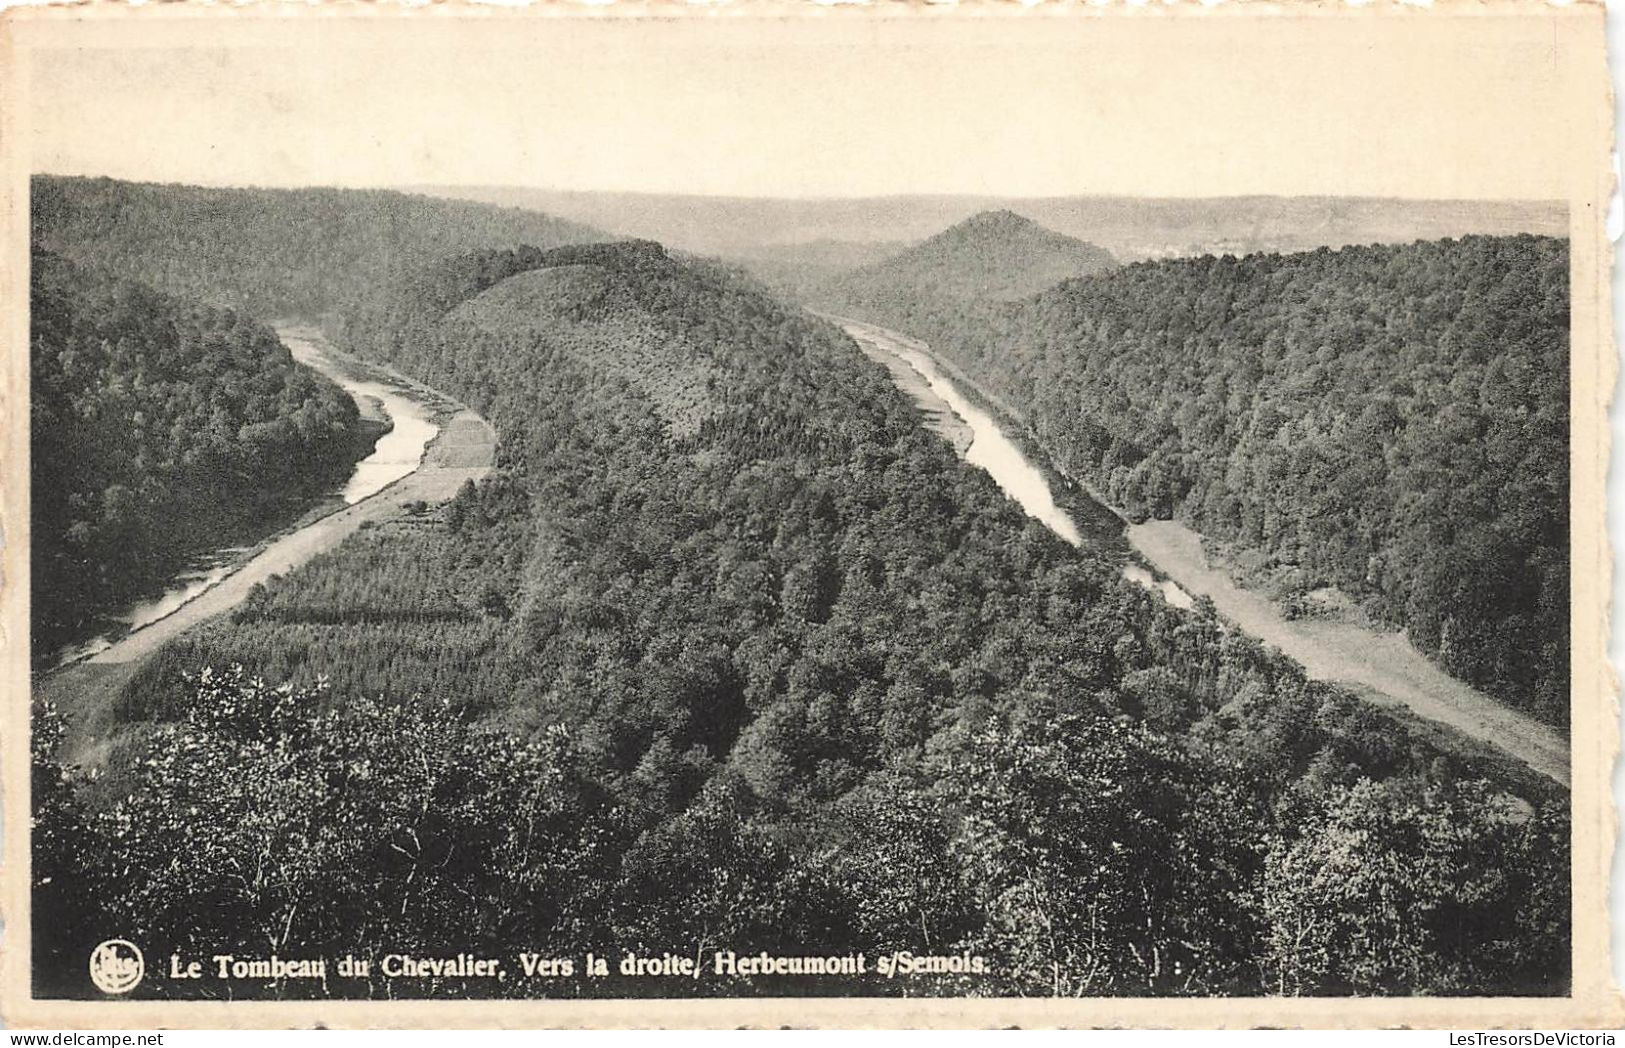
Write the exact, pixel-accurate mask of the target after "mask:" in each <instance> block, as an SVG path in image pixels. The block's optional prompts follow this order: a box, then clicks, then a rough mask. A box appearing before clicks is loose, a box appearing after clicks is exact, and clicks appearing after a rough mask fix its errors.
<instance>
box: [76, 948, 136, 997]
mask: <svg viewBox="0 0 1625 1048" xmlns="http://www.w3.org/2000/svg"><path fill="white" fill-rule="evenodd" d="M146 971H147V962H146V961H145V960H144V959H143V958H142V956H141V951H140V950H138V949H137V948H136V945H135V943H132V942H127V941H125V940H123V939H109V940H107V941H106V942H104V943H102V944H101V945H100V946H98V947H96V948H95V949H94V950H92V951H91V952H90V981H91V982H93V983H95V984H96V989H98V990H100V991H101V992H103V993H115V994H117V993H129V992H130V991H131V990H133V989H135V988H136V986H137V985H138V984H139V983H140V982H141V977H142V976H143V975H145V974H146Z"/></svg>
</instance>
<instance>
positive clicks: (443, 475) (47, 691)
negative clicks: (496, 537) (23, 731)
mask: <svg viewBox="0 0 1625 1048" xmlns="http://www.w3.org/2000/svg"><path fill="white" fill-rule="evenodd" d="M277 334H278V335H280V336H281V338H282V340H283V343H284V344H285V345H287V346H288V348H289V350H290V352H291V353H292V354H293V355H294V358H295V359H296V360H298V361H299V362H300V363H301V364H304V365H305V366H307V367H310V368H312V369H314V370H316V371H319V372H321V373H322V374H323V375H325V376H327V377H328V378H329V379H331V380H332V381H334V382H336V383H337V384H338V385H340V386H341V387H343V388H344V389H345V390H346V391H347V392H349V393H350V395H351V396H352V397H354V398H355V399H356V402H357V404H358V406H360V407H361V408H362V410H363V411H364V412H367V411H380V410H381V411H382V412H383V413H385V414H386V415H387V416H388V418H389V420H390V422H391V423H392V428H391V430H390V432H389V433H387V434H385V435H384V437H382V438H381V439H380V440H379V441H378V443H377V445H376V446H375V447H374V449H373V451H372V453H371V454H370V455H368V456H367V457H366V458H364V459H362V460H361V461H360V462H358V463H357V464H356V467H355V470H354V471H353V472H352V474H351V476H350V478H349V480H348V481H347V482H346V484H345V486H344V487H343V489H342V490H341V491H340V492H339V495H340V496H341V497H342V499H343V502H344V506H343V508H340V509H338V510H336V511H335V512H332V513H329V514H327V515H326V516H323V517H320V518H319V519H317V520H314V521H311V522H309V523H306V524H304V525H303V526H300V527H296V528H294V529H293V530H291V531H288V532H285V533H283V534H281V535H279V536H277V537H275V538H273V539H272V540H270V541H269V542H267V543H265V544H264V545H263V546H261V547H260V548H259V550H258V552H256V553H253V555H252V556H250V557H248V559H247V560H243V559H242V556H241V555H242V554H243V553H244V552H246V551H241V550H222V551H220V552H219V553H218V554H216V557H215V559H216V560H217V561H218V563H217V564H216V565H215V566H214V567H213V568H211V569H209V570H208V571H206V572H205V573H204V574H203V576H202V577H201V578H199V577H194V573H192V572H188V573H187V575H184V576H182V577H181V578H178V579H176V580H175V584H174V585H173V586H172V587H170V589H169V590H167V591H166V592H165V593H164V594H163V595H162V596H160V597H157V598H154V599H152V600H149V601H144V602H142V603H141V604H140V605H137V606H136V607H135V608H133V609H127V610H126V611H125V612H123V613H122V615H121V616H120V618H121V620H122V621H123V622H124V623H125V624H126V625H125V627H124V629H123V631H122V635H119V634H115V635H113V636H109V637H104V638H101V639H100V642H99V643H98V644H97V645H96V646H94V648H93V650H82V651H79V652H78V653H77V659H78V661H75V662H73V664H72V665H67V666H64V667H62V668H60V669H58V670H55V671H53V672H51V673H49V674H46V675H45V676H44V677H43V678H41V679H40V680H38V681H36V688H37V689H39V690H40V691H41V692H42V693H43V694H44V695H45V696H46V697H47V698H50V699H54V700H56V701H57V703H58V705H59V706H61V707H62V709H63V710H64V712H66V713H67V714H68V716H69V739H68V741H69V747H68V749H69V753H70V755H71V756H72V757H73V758H75V759H78V760H84V759H86V757H87V747H90V746H92V745H94V743H95V740H97V739H99V737H100V736H101V735H102V733H103V730H104V729H106V728H107V727H108V726H109V725H107V724H106V723H105V718H106V713H107V711H108V707H109V706H110V705H111V702H112V699H113V697H114V695H115V693H116V691H117V688H118V687H119V686H120V685H121V684H122V682H123V681H124V680H125V679H126V678H127V676H128V674H129V673H130V672H133V670H134V668H135V667H136V666H137V665H139V663H140V660H142V659H144V658H145V657H146V656H148V655H150V654H151V653H152V652H154V651H156V650H157V649H158V648H159V647H160V646H162V645H163V644H164V643H166V642H167V641H169V640H171V639H173V638H175V637H178V636H179V635H180V634H182V633H184V632H185V631H186V630H188V629H190V628H192V627H193V626H196V625H198V624H199V623H201V622H204V621H205V620H207V619H210V618H213V617H214V616H216V615H220V614H223V613H224V612H227V611H229V610H231V609H232V608H233V607H235V606H236V605H237V604H239V603H240V602H241V601H242V600H243V599H244V598H245V597H247V595H248V593H249V591H250V590H251V589H253V587H254V586H255V585H256V584H257V583H263V582H265V581H266V580H268V579H270V578H271V577H272V576H276V575H283V574H286V573H287V572H289V571H292V570H293V569H294V568H297V567H298V566H299V565H301V564H304V563H305V562H306V561H309V560H310V559H311V558H312V557H315V556H316V555H317V554H319V553H322V552H324V551H326V550H329V549H332V548H333V547H334V546H337V545H338V544H339V543H340V542H342V541H343V540H344V539H345V538H346V537H348V536H349V535H351V534H353V533H354V532H356V531H358V530H360V529H361V528H362V527H364V526H367V525H368V524H370V523H377V522H380V521H383V520H387V519H390V518H392V517H395V516H399V515H400V514H402V513H403V512H405V506H406V505H407V504H408V503H411V502H439V501H442V500H444V499H448V498H450V497H451V496H453V495H455V494H456V493H457V489H458V488H460V487H461V486H462V485H463V484H464V483H465V482H467V481H469V480H477V479H479V478H480V477H483V476H485V475H486V474H487V473H489V472H490V470H491V466H492V464H493V463H494V462H495V453H496V433H495V431H494V430H492V429H491V427H490V425H489V424H487V423H486V421H485V420H484V419H483V418H481V417H480V416H479V415H477V414H475V413H474V412H473V411H470V410H468V409H467V408H465V407H463V406H462V405H460V404H457V403H456V402H455V401H452V400H451V399H450V398H448V397H446V396H445V395H444V394H441V393H439V392H438V391H436V390H432V389H429V388H428V387H426V386H422V385H419V384H416V383H412V382H410V381H409V380H407V379H404V378H401V377H399V376H397V375H394V374H392V373H387V372H383V371H381V370H379V369H376V368H373V367H372V366H370V365H368V366H366V367H365V368H363V367H361V366H360V365H358V364H357V362H354V361H351V360H348V359H347V358H345V357H344V356H343V355H342V354H340V353H339V352H337V351H336V350H335V349H334V348H333V347H332V346H330V345H329V344H328V343H327V342H326V341H325V340H324V339H323V338H322V337H321V336H320V335H319V334H318V333H317V332H316V331H315V330H314V329H311V328H307V327H301V326H294V325H282V326H278V328H277ZM233 554H236V555H235V556H234V555H233Z"/></svg>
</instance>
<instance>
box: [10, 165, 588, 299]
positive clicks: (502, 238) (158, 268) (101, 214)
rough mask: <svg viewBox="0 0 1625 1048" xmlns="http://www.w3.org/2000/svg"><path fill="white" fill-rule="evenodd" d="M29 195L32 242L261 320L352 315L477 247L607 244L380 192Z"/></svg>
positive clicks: (139, 187)
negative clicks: (382, 287) (408, 276)
mask: <svg viewBox="0 0 1625 1048" xmlns="http://www.w3.org/2000/svg"><path fill="white" fill-rule="evenodd" d="M32 196H33V199H32V206H33V215H32V217H33V236H34V243H35V244H36V245H39V246H41V247H44V248H48V249H50V250H52V251H55V252H57V253H58V254H61V255H63V256H65V257H67V258H69V259H72V260H75V261H80V262H88V263H93V264H95V265H96V266H97V267H99V268H102V269H105V270H106V271H108V272H110V273H113V274H115V275H117V276H121V277H126V278H129V279H132V280H139V281H142V282H143V283H146V284H149V285H151V286H152V287H155V288H158V289H159V290H161V291H167V292H169V293H171V294H176V295H181V296H184V297H189V298H197V299H201V300H204V301H207V302H212V303H216V304H222V303H224V304H230V305H233V306H235V307H237V308H238V309H243V310H247V311H249V312H250V313H252V314H254V315H256V316H259V317H262V318H265V319H273V318H276V317H279V316H293V315H298V316H307V317H314V316H318V315H321V314H324V313H328V312H333V311H343V310H347V309H351V308H354V307H355V305H356V304H357V303H359V302H361V301H364V300H366V299H368V298H369V297H370V296H372V295H373V294H374V293H375V290H374V289H375V288H376V286H377V285H378V284H380V283H386V282H388V281H390V280H393V279H397V278H398V277H399V276H400V275H401V274H403V273H407V272H411V271H413V270H415V269H416V268H417V267H419V266H423V265H427V264H430V263H432V262H434V261H437V260H439V259H441V258H444V257H446V256H448V255H453V254H457V253H459V252H462V251H468V250H472V249H474V248H488V247H511V246H516V245H518V244H540V245H542V246H544V247H549V246H552V245H555V244H569V243H576V242H581V241H590V240H602V239H604V238H603V236H602V234H598V233H596V232H594V231H592V230H590V229H587V228H586V227H584V226H578V225H574V224H572V223H569V222H563V221H560V220H558V219H555V218H550V217H548V216H547V215H542V214H537V213H536V212H534V211H521V210H518V209H515V208H499V207H491V206H488V205H485V204H470V203H463V202H458V201H451V200H442V199H435V198H431V197H422V196H411V195H407V194H405V193H396V192H389V191H384V190H357V189H212V188H205V187H200V186H178V185H152V184H146V183H138V182H120V181H115V180H113V179H108V178H62V177H54V176H49V175H37V176H35V177H34V179H33V187H32Z"/></svg>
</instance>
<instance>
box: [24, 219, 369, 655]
mask: <svg viewBox="0 0 1625 1048" xmlns="http://www.w3.org/2000/svg"><path fill="white" fill-rule="evenodd" d="M30 290H31V294H30V309H31V311H32V312H31V316H32V342H33V345H32V353H31V356H30V361H29V364H30V368H29V371H30V381H31V383H32V391H31V396H32V402H31V411H32V418H31V432H32V447H33V472H32V476H33V483H32V492H33V494H32V497H33V517H32V521H33V524H32V526H33V546H32V555H31V561H32V570H33V605H34V606H33V624H34V625H33V648H34V653H35V655H36V657H44V656H46V655H48V654H49V653H51V652H53V651H55V650H56V649H57V648H58V647H60V646H61V645H62V644H63V643H65V642H67V641H70V640H73V639H77V638H79V637H81V636H82V635H84V634H85V632H86V631H87V630H89V629H90V628H92V627H93V626H95V625H96V623H97V621H98V618H99V617H100V616H103V615H106V614H108V613H109V612H111V611H112V610H113V609H115V608H116V607H117V606H118V605H120V604H121V603H125V602H127V601H129V600H130V599H132V598H134V597H136V596H138V595H140V594H141V593H142V592H143V591H144V590H146V589H148V588H149V587H152V586H155V585H156V584H158V583H159V582H161V581H163V580H165V579H167V578H169V577H170V576H171V575H173V574H174V573H175V572H176V571H177V570H178V569H179V568H181V567H182V566H183V565H184V564H185V562H186V560H187V559H188V558H189V557H191V556H193V555H195V554H197V553H199V552H202V551H207V550H212V549H215V548H218V547H219V546H223V545H230V544H232V543H233V542H236V541H240V540H241V539H242V538H243V537H244V536H245V535H246V534H249V533H257V532H256V529H262V528H263V527H264V524H265V522H266V521H267V520H276V519H278V517H279V516H285V515H287V514H288V513H289V511H290V510H291V509H294V508H296V507H297V506H298V505H299V504H300V503H301V501H302V500H305V499H308V498H311V497H313V496H316V495H318V494H321V493H322V492H324V491H327V490H329V489H330V488H331V487H332V486H333V485H335V484H337V483H338V482H339V481H341V480H342V479H343V478H344V476H345V475H346V472H347V471H348V469H349V467H350V465H351V464H352V463H353V462H354V461H355V460H356V459H358V458H360V457H361V456H362V455H364V454H365V453H366V445H367V444H368V443H370V441H367V440H366V439H365V435H364V434H363V431H362V430H363V427H362V425H361V422H360V419H359V417H358V415H357V412H356V407H355V404H354V402H353V401H352V400H351V399H350V397H349V396H348V395H346V394H345V393H344V392H343V391H342V390H340V389H339V388H338V387H337V386H335V385H333V384H332V383H330V382H328V381H327V380H326V379H324V378H322V377H320V376H318V375H316V374H314V373H312V372H311V371H309V370H308V369H306V368H303V367H299V366H298V365H296V364H295V363H294V362H293V359H292V358H291V357H290V356H289V355H288V351H287V350H286V349H285V348H283V346H282V344H281V343H280V342H278V341H277V338H276V335H275V334H273V333H272V332H271V331H270V330H269V329H268V328H265V327H263V326H261V325H260V324H258V323H256V322H254V321H253V320H251V319H249V318H248V317H247V316H245V315H244V314H242V313H240V312H238V311H236V310H233V309H229V308H215V307H212V306H204V305H199V304H197V303H195V302H186V301H181V300H179V299H175V298H170V297H168V296H166V295H162V294H159V293H157V292H155V291H153V290H152V289H150V288H148V287H146V286H144V285H141V284H136V283H131V282H126V281H119V280H115V279H113V278H110V277H108V276H106V275H105V274H102V273H98V272H96V271H94V270H89V269H84V268H81V267H79V266H75V265H73V264H72V263H70V262H67V261H65V260H63V259H61V258H58V257H56V256H54V255H52V254H50V253H48V252H43V251H35V252H34V255H33V260H32V280H31V287H30ZM372 435H373V436H376V432H374V433H373V434H372Z"/></svg>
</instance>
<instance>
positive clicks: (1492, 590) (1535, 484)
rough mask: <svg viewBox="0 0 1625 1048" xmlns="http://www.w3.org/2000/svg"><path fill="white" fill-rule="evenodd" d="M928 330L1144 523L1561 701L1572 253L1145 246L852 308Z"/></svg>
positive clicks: (1462, 666)
mask: <svg viewBox="0 0 1625 1048" xmlns="http://www.w3.org/2000/svg"><path fill="white" fill-rule="evenodd" d="M836 304H837V305H838V306H840V307H841V308H848V309H852V310H854V311H856V312H857V313H858V314H860V315H866V316H868V317H870V318H871V319H875V320H878V321H880V322H882V323H889V324H891V325H892V326H895V327H898V328H900V329H902V330H904V331H907V332H908V333H910V334H913V335H916V336H918V337H920V338H923V339H925V340H927V341H928V342H930V343H931V344H932V346H933V347H934V348H935V349H936V350H937V351H939V352H941V353H943V354H944V355H946V356H947V357H948V358H949V359H950V360H952V361H954V362H955V363H957V364H959V365H960V366H961V367H963V368H965V369H966V370H967V371H968V372H969V373H970V374H971V375H972V376H973V377H975V378H976V379H977V380H978V381H980V382H981V383H982V384H983V385H985V386H986V387H987V388H988V389H989V390H990V391H991V392H993V393H995V394H997V395H998V396H999V397H1000V398H1002V399H1003V400H1005V401H1007V402H1009V403H1011V404H1012V406H1014V407H1015V408H1016V409H1017V410H1019V411H1021V412H1022V413H1023V414H1024V416H1025V421H1026V423H1027V424H1028V426H1029V427H1030V428H1031V429H1032V431H1033V433H1034V435H1035V436H1036V438H1037V439H1038V441H1039V442H1040V443H1041V444H1042V446H1043V447H1044V448H1045V450H1046V451H1047V452H1048V453H1049V454H1050V455H1051V456H1052V457H1053V458H1054V459H1055V460H1056V461H1057V462H1058V463H1059V464H1060V465H1061V466H1062V467H1063V468H1065V469H1067V470H1068V471H1070V472H1072V473H1073V474H1074V475H1076V476H1078V477H1080V478H1082V479H1084V480H1087V481H1089V482H1090V483H1091V484H1093V485H1094V486H1096V487H1097V488H1098V489H1100V490H1102V491H1103V492H1104V493H1105V495H1106V496H1107V497H1108V498H1109V499H1110V500H1111V501H1112V502H1113V503H1114V504H1116V505H1119V506H1122V507H1125V508H1126V509H1127V510H1128V511H1129V512H1130V513H1131V514H1133V515H1136V516H1141V517H1145V516H1153V517H1170V516H1171V517H1177V518H1178V519H1181V520H1184V521H1187V522H1189V523H1190V524H1191V525H1192V526H1194V527H1196V528H1197V529H1199V530H1201V531H1202V532H1203V533H1204V534H1206V535H1208V536H1210V537H1212V538H1215V539H1218V540H1221V541H1222V542H1224V543H1227V544H1229V545H1230V546H1231V547H1232V549H1233V551H1237V552H1240V553H1242V554H1248V553H1256V554H1259V555H1261V558H1262V560H1263V564H1262V566H1261V569H1260V570H1261V571H1262V572H1264V573H1265V574H1268V575H1269V576H1270V577H1271V578H1272V581H1273V582H1274V583H1276V584H1277V585H1280V586H1282V587H1284V588H1285V591H1286V593H1285V599H1287V600H1288V601H1289V602H1291V603H1294V604H1296V605H1298V606H1300V607H1301V606H1305V604H1304V602H1303V599H1302V598H1303V596H1304V595H1305V594H1307V593H1309V592H1311V591H1313V590H1315V589H1316V588H1317V587H1321V586H1326V585H1333V586H1337V587H1339V588H1341V589H1343V590H1344V591H1346V592H1348V593H1349V594H1351V595H1353V596H1354V597H1355V598H1356V599H1357V600H1358V601H1359V602H1360V603H1361V605H1362V606H1363V607H1364V609H1365V611H1366V612H1367V613H1368V614H1369V615H1371V616H1372V617H1373V618H1375V619H1376V620H1378V621H1380V622H1383V623H1387V624H1390V625H1392V626H1396V627H1402V628H1404V629H1405V630H1406V632H1407V633H1408V634H1409V636H1410V638H1411V639H1412V640H1413V641H1414V642H1415V643H1416V645H1417V646H1418V647H1419V648H1421V649H1422V650H1423V651H1424V652H1427V653H1428V654H1429V655H1431V656H1433V657H1434V658H1435V659H1437V660H1438V662H1439V664H1440V665H1442V666H1443V667H1444V668H1445V669H1447V670H1448V671H1449V672H1451V673H1453V674H1455V675H1457V676H1459V677H1461V678H1462V679H1463V680H1466V681H1468V682H1469V683H1472V684H1474V685H1476V686H1478V687H1480V688H1483V689H1484V690H1486V691H1489V692H1491V693H1493V694H1495V695H1497V696H1499V697H1500V698H1502V699H1504V700H1505V701H1507V702H1509V703H1511V704H1512V705H1514V706H1517V707H1519V708H1521V709H1524V710H1527V711H1529V712H1531V713H1533V714H1535V715H1536V716H1538V717H1540V718H1542V719H1544V720H1546V721H1548V722H1551V723H1554V724H1560V725H1561V724H1566V723H1567V718H1568V698H1569V688H1568V654H1569V644H1568V621H1569V612H1568V607H1569V602H1568V571H1569V561H1568V397H1569V383H1568V374H1569V370H1568V349H1569V343H1568V250H1567V242H1566V241H1562V240H1556V239H1551V238H1545V237H1529V236H1518V237H1469V238H1466V239H1464V240H1459V241H1452V240H1444V241H1439V242H1435V243H1416V244H1412V245H1408V246H1389V247H1360V248H1344V249H1342V250H1339V251H1330V250H1324V249H1323V250H1319V251H1314V252H1309V253H1306V254H1299V255H1251V256H1248V257H1246V258H1241V259H1236V258H1232V257H1229V256H1225V257H1223V258H1214V257H1205V258H1196V259H1183V260H1177V261H1166V262H1156V263H1146V264H1141V265H1135V266H1130V267H1127V268H1123V269H1118V270H1113V271H1110V272H1106V273H1102V274H1098V275H1095V276H1092V277H1088V278H1085V279H1081V280H1076V281H1070V282H1068V283H1065V284H1063V285H1061V286H1059V287H1056V288H1055V289H1053V290H1051V291H1049V292H1046V293H1044V294H1042V295H1039V296H1037V297H1035V298H1033V299H1030V300H1028V301H1025V302H1021V303H1019V304H1014V305H1010V306H1006V307H983V306H981V305H978V304H972V303H963V302H962V303H958V304H952V305H951V304H948V303H945V302H944V301H942V300H941V299H939V298H933V297H929V296H910V295H893V294H889V293H888V292H887V291H886V289H885V288H884V287H877V288H876V289H874V290H873V292H872V293H868V294H864V295H854V296H852V297H850V298H848V299H846V300H844V301H841V302H838V303H836Z"/></svg>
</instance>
